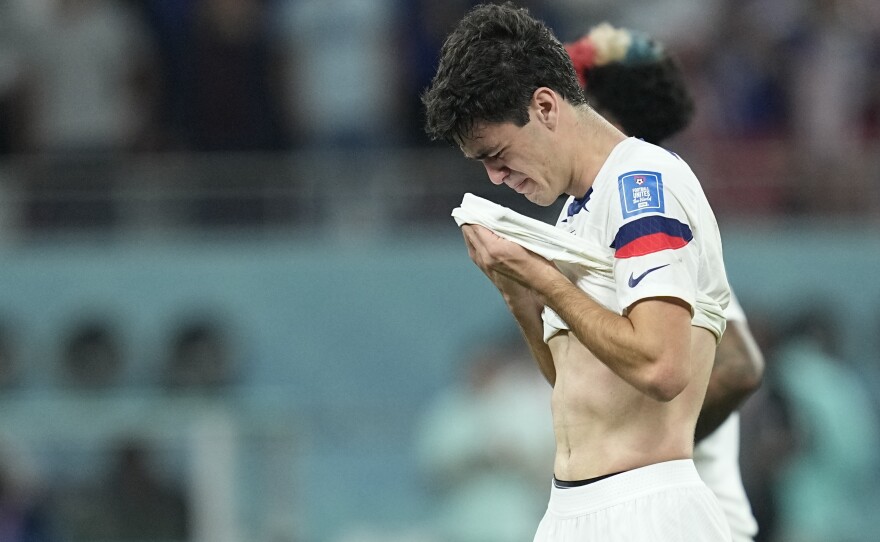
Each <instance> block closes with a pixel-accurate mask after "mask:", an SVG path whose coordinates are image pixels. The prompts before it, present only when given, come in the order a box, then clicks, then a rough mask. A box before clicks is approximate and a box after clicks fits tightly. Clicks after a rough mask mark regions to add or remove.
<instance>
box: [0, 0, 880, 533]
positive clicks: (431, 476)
mask: <svg viewBox="0 0 880 542" xmlns="http://www.w3.org/2000/svg"><path fill="white" fill-rule="evenodd" d="M474 3H475V2H473V1H471V0H449V1H444V2H431V1H421V0H5V1H0V542H126V541H127V542H135V541H138V542H173V541H176V542H182V541H187V542H189V541H192V542H252V541H259V542H375V541H382V542H515V541H520V540H530V539H531V537H532V536H533V533H534V529H535V526H536V525H537V522H538V520H539V518H540V516H541V514H542V513H543V508H544V507H545V506H546V499H547V496H548V489H549V479H550V476H551V475H552V466H551V459H550V458H551V455H552V446H553V439H552V434H548V431H549V430H550V429H551V427H550V423H551V422H550V420H549V418H548V416H549V398H548V394H549V387H548V386H547V385H546V384H545V383H543V382H542V381H541V380H540V377H539V375H538V372H537V370H535V368H534V367H533V366H532V365H531V363H530V360H529V359H528V354H527V353H526V352H524V350H523V344H522V341H521V340H520V339H519V337H518V331H517V330H516V328H515V326H514V324H513V321H512V319H511V317H510V315H509V314H508V312H507V310H506V308H505V306H504V304H503V302H502V301H501V299H500V297H499V296H498V294H497V292H496V291H495V289H494V287H493V286H492V285H491V283H490V282H489V281H488V280H487V279H486V278H485V277H484V276H483V275H482V274H481V273H480V271H479V270H478V269H477V268H476V267H475V266H474V265H473V264H472V263H471V262H470V260H469V259H468V257H467V251H466V249H465V247H464V245H463V243H462V240H461V237H460V235H459V232H458V231H457V228H456V227H455V224H454V222H453V220H452V219H451V218H450V212H451V210H452V209H453V207H455V206H456V205H457V204H458V202H460V201H461V198H462V195H463V194H464V193H465V192H474V193H476V194H478V195H481V196H484V197H488V198H490V199H492V200H494V201H497V202H499V203H501V204H503V205H507V206H509V207H511V208H513V209H514V210H517V211H519V212H523V213H526V214H528V215H530V216H534V217H537V218H540V219H543V220H547V221H552V220H554V219H555V217H556V213H558V211H559V206H560V205H561V202H557V204H556V205H554V206H552V207H549V208H535V207H533V206H531V205H530V204H529V203H528V202H526V201H524V200H522V199H521V198H519V197H518V195H516V194H514V193H513V192H512V191H509V190H507V191H505V190H503V189H501V188H499V187H495V186H493V185H491V184H490V183H489V182H488V181H487V179H486V176H485V171H484V170H483V169H482V167H481V166H480V165H479V164H475V163H469V162H468V161H466V160H464V159H463V158H462V156H461V154H460V152H459V151H458V150H457V149H455V148H451V147H447V146H445V145H441V144H438V143H436V142H431V141H428V140H427V138H426V137H425V136H424V134H423V132H422V118H423V115H422V111H421V104H420V101H419V94H420V92H421V91H422V90H423V89H424V88H425V86H426V85H427V84H428V83H429V82H430V79H431V77H432V75H433V73H434V70H435V67H436V59H437V53H438V51H439V48H440V46H441V44H442V41H443V37H444V36H445V34H446V32H447V31H448V29H449V28H450V26H451V25H452V24H454V23H455V22H456V21H457V20H458V19H459V18H460V17H461V16H462V15H463V14H464V13H465V12H466V10H467V9H468V8H469V7H470V6H471V5H473V4H474ZM516 3H517V4H519V5H523V6H526V7H528V8H530V9H531V10H532V13H534V14H535V15H537V16H539V17H541V18H542V19H544V20H545V21H546V22H547V23H548V24H549V25H550V26H551V27H552V28H553V29H554V31H555V32H556V33H557V35H558V36H559V38H560V39H561V40H563V41H571V40H574V39H577V38H579V37H580V36H581V35H582V34H583V33H584V32H585V31H586V30H587V29H588V28H590V27H591V26H593V25H595V24H597V23H599V22H601V21H605V20H607V21H611V22H612V23H615V24H617V25H624V26H627V25H628V26H631V27H632V28H635V29H639V30H642V31H645V32H648V33H650V34H651V35H653V36H655V37H656V38H658V39H660V40H662V41H663V43H664V44H665V46H666V47H667V48H668V49H669V50H671V51H674V52H675V53H676V55H677V57H678V59H679V61H680V63H681V65H682V69H683V71H684V73H685V75H686V77H687V79H688V84H689V85H690V88H691V89H692V92H693V94H694V100H695V102H696V106H697V109H696V115H695V118H694V121H693V123H692V124H691V126H689V127H688V128H687V129H686V130H685V131H684V132H682V133H681V134H679V135H678V136H676V137H675V138H674V139H672V140H669V142H668V148H669V149H671V150H673V151H675V152H676V153H677V154H679V155H680V156H682V157H683V158H684V159H685V160H686V161H687V162H688V163H689V164H690V165H691V166H692V168H693V169H694V171H695V172H696V174H697V176H698V177H699V178H700V180H701V182H702V184H703V187H704V189H705V191H706V194H707V196H708V198H709V200H710V202H711V204H712V206H713V208H714V210H715V212H716V215H717V217H718V220H719V224H720V226H721V231H722V238H723V242H724V250H725V260H726V264H727V269H728V275H729V279H730V282H731V284H732V286H733V288H734V290H735V292H736V294H737V296H738V298H739V299H740V301H741V302H742V305H743V306H744V308H745V311H746V314H747V316H748V318H749V321H750V325H751V328H752V331H753V333H754V335H755V336H756V339H757V340H758V342H759V344H760V346H761V348H762V350H763V353H764V356H765V358H766V361H767V371H766V374H765V379H764V384H763V386H762V388H761V389H760V390H759V391H758V392H757V393H756V394H755V395H754V396H752V397H751V398H749V400H748V401H747V402H746V403H745V405H744V406H743V408H742V409H741V418H742V434H741V441H742V444H741V454H740V463H741V467H742V471H743V480H744V483H745V486H746V490H747V491H748V493H749V497H750V499H751V502H752V507H753V510H754V512H755V515H756V517H757V519H758V522H759V525H760V528H761V530H760V533H759V535H758V537H757V538H756V541H755V542H791V541H797V542H828V541H831V540H833V541H835V542H871V541H873V540H876V533H877V532H880V518H878V517H877V514H876V510H878V509H880V490H878V489H877V488H880V421H878V419H880V363H878V359H880V358H878V354H877V352H878V350H880V282H878V281H877V278H876V277H877V273H878V270H880V235H878V232H880V190H878V187H880V77H878V74H880V69H878V68H880V8H878V7H877V6H878V4H877V3H876V2H873V1H869V0H833V1H827V0H823V1H818V0H816V1H812V0H760V1H759V0H749V1H745V2H743V1H740V0H737V1H735V0H708V1H704V2H700V3H699V5H697V4H696V3H694V2H690V1H687V0H656V1H652V2H644V1H638V2H637V1H634V0H625V1H621V0H615V1H610V0H595V1H590V2H578V1H571V0H569V1H557V2H550V1H540V0H529V1H520V2H516Z"/></svg>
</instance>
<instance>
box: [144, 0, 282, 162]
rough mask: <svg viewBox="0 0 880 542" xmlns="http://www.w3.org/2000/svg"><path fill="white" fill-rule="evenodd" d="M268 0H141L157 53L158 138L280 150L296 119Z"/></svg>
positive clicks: (197, 146) (193, 145)
mask: <svg viewBox="0 0 880 542" xmlns="http://www.w3.org/2000/svg"><path fill="white" fill-rule="evenodd" d="M267 6H268V1H267V0H182V1H179V2H178V1H174V2H169V1H167V0H146V1H145V2H143V9H144V13H145V14H146V20H147V21H148V22H149V23H150V27H151V28H152V31H153V35H154V38H155V41H156V43H157V44H158V51H159V56H160V58H161V60H162V67H163V73H164V74H165V81H164V83H165V85H164V91H163V96H162V118H163V119H164V121H165V123H166V125H165V134H164V136H163V140H164V143H165V144H166V145H168V146H170V147H171V148H183V149H188V150H197V151H249V150H278V149H283V148H285V147H287V146H288V145H289V143H290V141H291V134H292V132H295V130H296V126H295V123H294V122H292V119H291V118H290V116H289V114H288V112H287V111H286V110H285V104H284V95H283V88H284V87H283V68H284V66H285V65H284V63H283V60H284V59H283V57H282V51H281V48H280V45H279V44H278V42H277V40H276V39H275V36H274V35H273V34H272V33H271V31H270V27H269V22H270V19H269V11H268V9H267Z"/></svg>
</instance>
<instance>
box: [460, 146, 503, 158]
mask: <svg viewBox="0 0 880 542" xmlns="http://www.w3.org/2000/svg"><path fill="white" fill-rule="evenodd" d="M496 153H498V150H493V148H492V147H489V148H484V149H480V151H479V152H478V153H477V154H475V155H474V156H468V158H470V159H471V160H485V159H486V158H489V157H490V156H492V155H494V154H496ZM465 156H467V155H465Z"/></svg>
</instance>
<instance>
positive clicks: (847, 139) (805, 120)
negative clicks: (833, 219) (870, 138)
mask: <svg viewBox="0 0 880 542" xmlns="http://www.w3.org/2000/svg"><path fill="white" fill-rule="evenodd" d="M802 5H803V6H804V7H803V12H802V13H801V16H800V18H799V20H798V26H797V28H796V32H795V35H794V39H793V45H792V52H791V58H790V65H791V67H790V70H791V77H790V79H789V80H788V85H787V90H788V92H789V93H790V101H791V111H792V132H791V137H792V141H793V143H794V146H795V150H796V152H797V159H796V161H795V164H796V171H795V172H794V175H793V177H794V178H796V179H798V182H797V183H796V184H793V185H792V196H793V201H792V204H793V205H792V206H791V209H792V210H794V211H799V212H804V213H812V212H816V211H820V212H825V213H827V212H837V213H850V212H853V211H857V210H866V209H867V208H870V207H871V205H872V204H873V203H874V200H873V198H871V197H866V194H871V193H872V192H873V185H874V179H871V172H872V171H873V169H874V166H872V165H869V164H868V163H867V161H866V160H865V159H864V158H862V156H863V150H862V136H863V134H864V127H865V125H866V121H867V115H868V110H869V107H870V95H869V89H870V86H869V84H870V78H869V74H870V71H871V68H872V66H871V60H872V59H871V56H870V54H871V48H870V44H871V41H870V40H871V31H872V30H874V29H872V28H871V27H870V26H869V21H870V18H869V17H867V15H868V13H867V11H866V9H867V8H866V5H862V4H861V3H860V2H859V1H858V0H810V1H808V2H803V3H802Z"/></svg>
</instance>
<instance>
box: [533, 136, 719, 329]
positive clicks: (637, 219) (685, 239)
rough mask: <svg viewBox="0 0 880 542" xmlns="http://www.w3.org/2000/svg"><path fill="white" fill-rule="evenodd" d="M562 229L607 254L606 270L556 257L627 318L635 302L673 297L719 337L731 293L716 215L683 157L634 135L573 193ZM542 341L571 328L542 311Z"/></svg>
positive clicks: (578, 280) (596, 296) (574, 277)
mask: <svg viewBox="0 0 880 542" xmlns="http://www.w3.org/2000/svg"><path fill="white" fill-rule="evenodd" d="M556 226H557V227H558V228H562V229H564V230H566V231H568V232H570V233H573V234H575V235H577V236H579V237H583V238H584V239H589V240H590V242H591V243H595V244H598V246H600V247H601V248H602V250H603V251H604V253H603V254H601V255H600V257H601V258H603V259H604V260H605V261H606V264H607V269H608V273H601V272H584V269H583V267H582V266H577V265H567V264H563V263H558V262H557V267H558V268H559V270H560V271H562V273H564V274H565V275H566V276H567V277H568V278H569V279H571V280H572V282H574V283H575V284H577V286H578V287H579V288H580V289H581V290H583V291H585V292H586V293H587V294H589V295H590V296H591V297H593V298H594V299H595V300H596V301H598V302H599V303H600V304H602V305H603V306H604V307H606V308H607V309H609V310H611V311H614V312H616V313H618V314H623V315H625V314H626V312H627V310H628V309H629V307H631V306H632V305H633V304H634V303H635V302H636V301H639V300H640V299H645V298H649V297H675V298H679V299H681V300H683V301H685V302H686V303H688V304H689V305H690V307H691V312H692V314H693V325H695V326H699V327H704V328H706V329H708V330H710V331H711V332H712V333H714V334H715V336H716V337H717V338H718V339H719V340H720V337H721V335H722V333H723V332H724V327H725V319H724V309H725V308H726V307H727V304H728V298H729V296H730V290H729V286H728V284H727V275H726V273H725V271H724V262H723V258H722V254H721V237H720V234H719V232H718V225H717V223H716V221H715V215H714V213H713V212H712V209H711V208H710V207H709V202H708V201H707V200H706V196H705V194H704V193H703V189H702V187H701V186H700V183H699V181H698V180H697V178H696V176H695V175H694V173H693V172H692V171H691V169H690V167H688V165H687V164H686V163H685V162H684V161H683V160H682V159H681V158H679V157H678V156H677V155H675V154H674V153H671V152H669V151H667V150H665V149H662V148H660V147H657V146H656V145H652V144H650V143H646V142H644V141H642V140H640V139H636V138H628V139H626V140H624V141H622V142H621V143H619V144H618V145H617V146H616V147H614V149H613V150H612V151H611V154H610V155H609V156H608V159H607V160H606V161H605V163H604V164H603V166H602V168H601V169H600V170H599V173H598V175H597V176H596V179H595V180H594V182H593V185H592V187H591V188H590V190H589V191H588V192H587V194H586V195H585V196H583V197H582V198H574V197H569V199H568V201H567V202H566V204H565V206H564V207H563V210H562V213H561V214H560V217H559V220H558V221H557V223H556ZM542 317H543V320H544V340H545V341H546V340H549V338H550V337H552V336H553V335H554V334H556V333H557V332H559V331H560V330H563V329H569V328H568V325H567V324H566V323H565V322H564V321H563V320H562V319H561V318H560V317H559V315H558V314H556V313H555V312H554V311H553V310H552V309H550V308H549V307H545V308H544V312H543V314H542Z"/></svg>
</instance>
